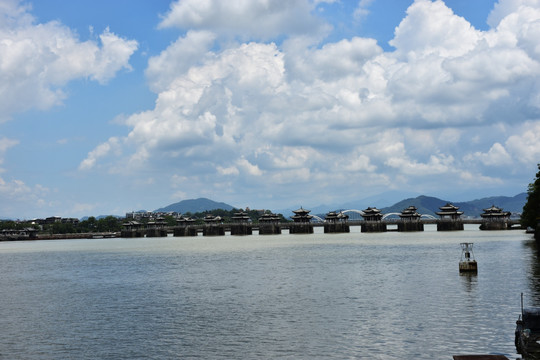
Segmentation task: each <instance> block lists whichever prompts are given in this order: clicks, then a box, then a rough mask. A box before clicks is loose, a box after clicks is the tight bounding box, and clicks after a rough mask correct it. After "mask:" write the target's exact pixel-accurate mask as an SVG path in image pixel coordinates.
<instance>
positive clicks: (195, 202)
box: [154, 198, 234, 214]
mask: <svg viewBox="0 0 540 360" xmlns="http://www.w3.org/2000/svg"><path fill="white" fill-rule="evenodd" d="M215 209H223V210H232V209H234V207H233V206H231V205H229V204H225V203H222V202H215V201H213V200H210V199H206V198H198V199H190V200H182V201H180V202H177V203H174V204H171V205H167V206H165V207H162V208H160V209H157V210H154V211H155V212H172V211H174V212H177V213H181V214H184V213H187V212H191V213H197V212H203V211H209V210H215Z"/></svg>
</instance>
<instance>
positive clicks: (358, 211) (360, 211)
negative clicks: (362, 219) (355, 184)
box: [342, 209, 365, 216]
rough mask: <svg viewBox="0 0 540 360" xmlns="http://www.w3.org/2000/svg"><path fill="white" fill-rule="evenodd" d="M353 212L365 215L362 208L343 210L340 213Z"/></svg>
mask: <svg viewBox="0 0 540 360" xmlns="http://www.w3.org/2000/svg"><path fill="white" fill-rule="evenodd" d="M348 212H350V213H355V214H360V215H362V216H364V215H365V212H363V211H362V210H354V209H351V210H343V211H342V213H343V214H345V213H348Z"/></svg>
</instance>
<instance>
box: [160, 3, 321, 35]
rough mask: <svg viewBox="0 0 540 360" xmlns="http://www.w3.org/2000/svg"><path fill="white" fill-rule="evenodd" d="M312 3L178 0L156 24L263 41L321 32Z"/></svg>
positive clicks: (319, 22)
mask: <svg viewBox="0 0 540 360" xmlns="http://www.w3.org/2000/svg"><path fill="white" fill-rule="evenodd" d="M314 6H315V4H314V3H312V2H310V1H308V0H276V1H266V0H236V1H221V0H178V1H176V2H173V3H172V4H171V8H170V11H169V12H168V13H167V14H166V15H165V16H164V18H163V20H162V22H161V24H160V26H161V27H178V28H182V29H196V30H199V29H207V30H210V31H213V32H215V33H216V34H219V35H220V36H237V37H240V38H244V39H246V40H249V39H253V38H255V39H263V40H267V39H271V38H274V37H277V36H279V35H291V34H296V35H299V34H313V33H318V32H323V31H325V27H324V26H323V24H322V23H321V21H320V20H318V19H317V18H315V17H314V16H313V15H312V14H311V13H312V11H313V9H314Z"/></svg>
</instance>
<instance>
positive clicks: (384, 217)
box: [382, 212, 400, 220]
mask: <svg viewBox="0 0 540 360" xmlns="http://www.w3.org/2000/svg"><path fill="white" fill-rule="evenodd" d="M399 214H400V213H396V212H393V213H388V214H384V215H383V217H382V218H383V220H384V219H386V218H387V217H389V216H392V215H396V216H399Z"/></svg>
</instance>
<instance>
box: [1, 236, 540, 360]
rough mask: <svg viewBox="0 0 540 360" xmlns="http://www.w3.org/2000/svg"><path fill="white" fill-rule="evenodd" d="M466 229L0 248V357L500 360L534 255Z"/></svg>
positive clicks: (535, 292)
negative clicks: (466, 249) (467, 270)
mask: <svg viewBox="0 0 540 360" xmlns="http://www.w3.org/2000/svg"><path fill="white" fill-rule="evenodd" d="M476 229H477V226H470V227H467V228H466V230H465V231H458V232H437V231H436V229H435V227H433V226H427V227H426V231H424V232H417V233H397V232H388V233H381V234H365V233H360V232H359V228H354V227H353V228H352V231H353V232H351V233H350V234H332V235H325V234H322V233H320V232H321V230H322V229H320V228H317V229H316V231H317V232H319V233H316V234H311V235H288V234H282V235H275V236H258V235H252V236H245V237H233V236H222V237H202V236H199V237H195V238H174V237H168V238H153V239H99V240H62V241H38V242H3V243H0V273H1V276H0V329H1V330H0V331H1V337H0V358H2V359H178V358H184V359H189V358H200V359H215V358H221V359H257V358H260V359H271V358H285V359H353V358H357V359H362V358H365V359H368V358H369V359H452V355H453V354H463V353H472V354H479V353H492V354H493V353H498V354H505V355H506V356H508V357H509V358H510V359H515V358H516V357H518V356H517V355H516V354H515V348H514V343H513V341H514V328H515V320H516V319H517V316H518V314H519V311H520V301H519V299H520V297H519V294H520V292H524V293H525V297H526V298H525V301H526V304H529V305H540V282H539V279H540V270H539V265H538V254H537V250H536V247H535V244H534V242H533V241H531V237H530V236H529V235H526V234H524V233H523V232H522V231H490V232H488V231H479V230H476ZM465 241H466V242H474V243H475V247H474V250H475V255H476V259H477V261H478V263H479V272H478V275H476V276H462V275H461V276H460V275H459V273H458V261H459V258H460V255H461V248H460V246H459V243H460V242H465Z"/></svg>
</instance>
